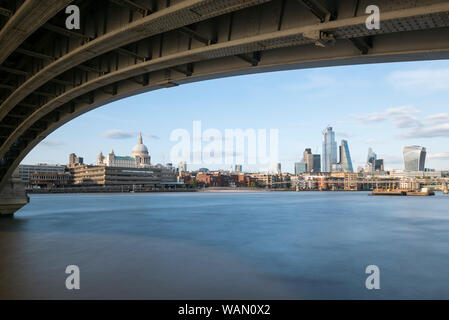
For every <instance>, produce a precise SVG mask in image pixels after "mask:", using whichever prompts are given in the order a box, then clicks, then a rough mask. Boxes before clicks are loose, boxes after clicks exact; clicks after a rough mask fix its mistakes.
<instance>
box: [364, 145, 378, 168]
mask: <svg viewBox="0 0 449 320" xmlns="http://www.w3.org/2000/svg"><path fill="white" fill-rule="evenodd" d="M376 160H377V154H375V153H374V151H373V149H371V148H369V149H368V159H367V160H366V163H371V164H372V165H374V162H375V161H376Z"/></svg>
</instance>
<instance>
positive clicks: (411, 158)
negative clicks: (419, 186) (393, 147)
mask: <svg viewBox="0 0 449 320" xmlns="http://www.w3.org/2000/svg"><path fill="white" fill-rule="evenodd" d="M403 154H404V168H405V170H406V171H424V169H425V166H426V154H427V152H426V148H424V147H420V146H407V147H404V149H403Z"/></svg>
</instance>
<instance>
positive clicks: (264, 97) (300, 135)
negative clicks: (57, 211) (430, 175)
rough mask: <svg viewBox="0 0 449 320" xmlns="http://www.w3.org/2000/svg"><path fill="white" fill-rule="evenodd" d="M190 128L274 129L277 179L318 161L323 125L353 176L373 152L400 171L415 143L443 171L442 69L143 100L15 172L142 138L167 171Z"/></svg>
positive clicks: (312, 77)
mask: <svg viewBox="0 0 449 320" xmlns="http://www.w3.org/2000/svg"><path fill="white" fill-rule="evenodd" d="M194 120H201V121H202V127H203V129H208V128H216V129H218V130H222V131H224V129H236V128H241V129H248V128H255V129H279V159H280V162H281V163H282V168H283V171H289V172H293V168H294V162H297V161H300V160H301V157H302V152H303V151H304V149H305V148H307V147H309V148H312V150H313V152H318V153H321V141H322V134H321V132H322V131H323V130H324V128H325V127H326V126H327V125H331V126H333V127H334V130H335V131H336V137H337V143H338V144H339V143H340V140H341V139H346V140H348V142H349V148H350V151H351V156H352V159H353V162H354V167H355V168H357V167H358V166H364V164H365V161H366V156H367V150H368V148H369V147H372V148H373V149H374V151H375V152H376V153H377V154H378V157H379V158H384V159H385V166H386V168H388V169H401V168H402V147H403V146H405V145H415V144H416V145H421V146H425V147H427V149H428V154H429V156H428V161H427V167H430V168H435V169H449V143H448V138H449V61H427V62H406V63H388V64H371V65H359V66H346V67H330V68H319V69H306V70H294V71H282V72H274V73H264V74H257V75H248V76H240V77H233V78H225V79H218V80H210V81H204V82H198V83H193V84H188V85H182V86H179V87H175V88H169V89H162V90H158V91H154V92H149V93H146V94H141V95H138V96H134V97H130V98H127V99H124V100H121V101H117V102H115V103H111V104H109V105H106V106H103V107H101V108H98V109H96V110H93V111H91V112H89V113H86V114H85V115H83V116H81V117H79V118H77V119H75V120H73V121H71V122H69V123H68V124H66V125H65V126H63V127H61V128H59V129H58V130H57V131H55V132H54V133H52V134H51V135H50V136H48V137H47V138H46V139H45V140H44V141H43V142H42V143H41V144H39V145H38V146H37V147H36V148H35V149H34V150H32V152H31V153H30V154H29V155H28V156H27V157H26V158H25V159H24V161H23V162H22V163H27V164H33V163H42V162H43V163H59V164H66V163H67V162H68V155H69V154H70V153H72V152H75V153H76V154H77V155H79V156H83V157H84V159H85V162H86V163H95V161H96V158H97V155H98V153H99V151H100V150H101V151H103V153H108V152H110V151H111V149H114V151H115V153H116V154H117V155H129V154H130V153H131V149H132V147H133V146H134V145H135V144H136V142H137V134H138V132H140V131H141V132H142V133H143V134H144V142H145V144H146V145H147V146H148V148H149V150H150V155H151V157H152V163H164V162H169V161H170V159H169V158H170V150H171V148H172V147H173V146H174V145H175V142H172V141H170V140H169V137H170V133H171V132H172V131H173V130H174V129H177V128H183V129H186V130H188V131H190V132H191V131H192V121H194ZM195 167H198V166H195ZM209 167H210V168H212V169H213V168H217V167H220V166H219V165H217V166H215V167H212V166H209ZM221 167H223V168H228V166H224V165H223V166H221ZM246 169H247V170H250V171H255V170H257V169H258V168H257V167H254V166H252V167H247V168H246Z"/></svg>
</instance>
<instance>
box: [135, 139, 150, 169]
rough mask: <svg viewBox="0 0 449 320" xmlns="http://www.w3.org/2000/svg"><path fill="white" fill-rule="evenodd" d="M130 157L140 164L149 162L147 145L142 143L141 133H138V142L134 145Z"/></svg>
mask: <svg viewBox="0 0 449 320" xmlns="http://www.w3.org/2000/svg"><path fill="white" fill-rule="evenodd" d="M131 157H133V158H135V159H137V161H138V162H140V164H150V160H151V158H150V154H149V153H148V148H147V146H146V145H144V144H143V139H142V134H140V135H139V143H138V144H136V145H135V146H134V148H133V152H132V154H131Z"/></svg>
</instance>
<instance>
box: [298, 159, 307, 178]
mask: <svg viewBox="0 0 449 320" xmlns="http://www.w3.org/2000/svg"><path fill="white" fill-rule="evenodd" d="M306 172H308V171H307V163H305V162H295V176H297V175H300V174H301V173H306Z"/></svg>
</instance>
